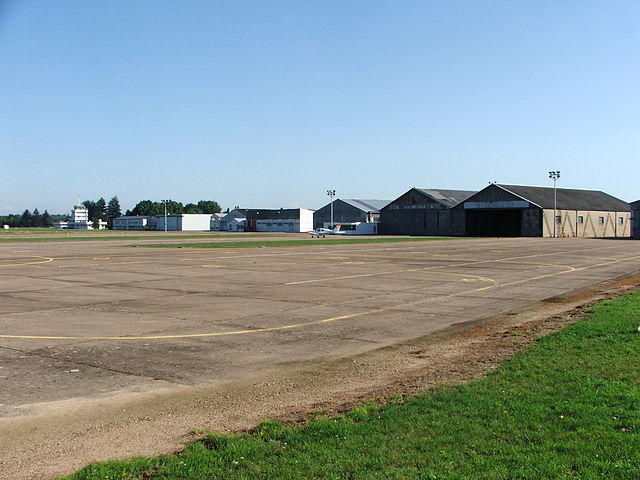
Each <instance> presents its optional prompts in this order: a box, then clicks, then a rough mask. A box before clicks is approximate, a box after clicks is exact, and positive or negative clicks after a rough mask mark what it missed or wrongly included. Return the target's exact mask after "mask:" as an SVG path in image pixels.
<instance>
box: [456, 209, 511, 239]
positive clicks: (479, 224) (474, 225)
mask: <svg viewBox="0 0 640 480" xmlns="http://www.w3.org/2000/svg"><path fill="white" fill-rule="evenodd" d="M465 213H466V222H465V223H466V235H467V236H470V237H521V236H522V210H466V212H465Z"/></svg>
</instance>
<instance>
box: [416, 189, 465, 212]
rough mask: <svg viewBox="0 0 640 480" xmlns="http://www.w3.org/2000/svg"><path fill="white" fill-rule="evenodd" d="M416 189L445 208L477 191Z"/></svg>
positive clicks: (462, 200)
mask: <svg viewBox="0 0 640 480" xmlns="http://www.w3.org/2000/svg"><path fill="white" fill-rule="evenodd" d="M416 190H417V191H419V192H421V193H422V194H424V195H426V196H428V197H431V198H433V199H434V200H435V201H436V202H438V203H440V204H442V205H444V206H445V207H447V208H452V207H455V206H456V205H458V204H459V203H460V202H464V201H465V200H466V199H467V198H469V197H470V196H471V195H474V194H475V193H477V192H475V191H469V190H439V189H438V190H435V189H429V188H416Z"/></svg>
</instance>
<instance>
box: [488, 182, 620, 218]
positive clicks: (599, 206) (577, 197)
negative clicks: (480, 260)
mask: <svg viewBox="0 0 640 480" xmlns="http://www.w3.org/2000/svg"><path fill="white" fill-rule="evenodd" d="M498 187H501V188H503V189H505V190H507V191H509V192H511V193H514V194H516V195H518V196H519V197H522V198H523V199H525V200H528V201H529V202H531V203H535V204H536V205H538V206H540V207H542V208H553V190H554V189H553V188H552V187H527V186H523V185H498ZM557 195H558V197H557V208H558V209H560V210H597V211H598V210H599V211H608V212H628V211H629V210H630V207H629V204H628V203H627V202H624V201H622V200H620V199H618V198H616V197H612V196H611V195H609V194H607V193H604V192H600V191H598V190H577V189H572V188H558V189H557Z"/></svg>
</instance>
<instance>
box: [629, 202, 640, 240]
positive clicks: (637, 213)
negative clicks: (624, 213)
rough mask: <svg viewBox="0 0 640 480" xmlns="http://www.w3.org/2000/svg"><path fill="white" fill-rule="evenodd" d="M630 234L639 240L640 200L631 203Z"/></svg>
mask: <svg viewBox="0 0 640 480" xmlns="http://www.w3.org/2000/svg"><path fill="white" fill-rule="evenodd" d="M631 236H632V237H633V238H635V239H636V240H640V200H638V201H637V202H633V203H632V204H631Z"/></svg>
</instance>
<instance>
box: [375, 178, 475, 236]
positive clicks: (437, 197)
mask: <svg viewBox="0 0 640 480" xmlns="http://www.w3.org/2000/svg"><path fill="white" fill-rule="evenodd" d="M474 193H475V192H472V191H467V190H433V189H425V188H415V187H414V188H412V189H411V190H409V191H408V192H406V193H404V194H403V195H401V196H400V197H398V198H396V199H395V200H394V201H392V202H391V203H389V204H388V205H387V206H385V207H384V208H382V209H381V210H380V233H382V234H385V235H452V234H453V228H452V219H451V208H452V207H454V206H456V205H458V204H459V203H460V202H461V201H463V200H465V199H467V198H468V197H470V196H471V195H473V194H474Z"/></svg>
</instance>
